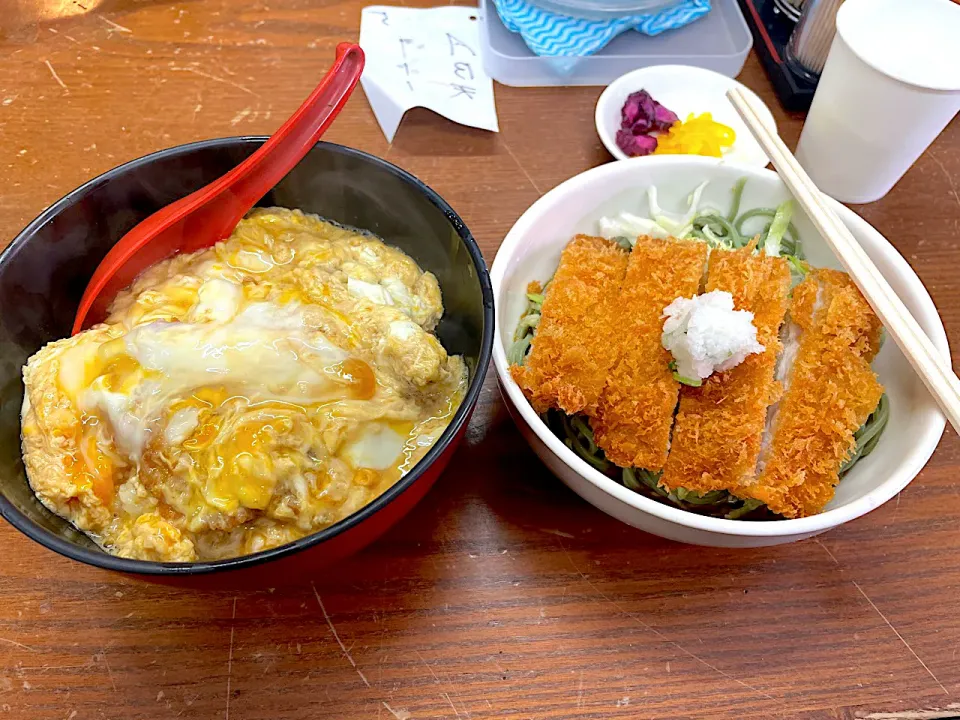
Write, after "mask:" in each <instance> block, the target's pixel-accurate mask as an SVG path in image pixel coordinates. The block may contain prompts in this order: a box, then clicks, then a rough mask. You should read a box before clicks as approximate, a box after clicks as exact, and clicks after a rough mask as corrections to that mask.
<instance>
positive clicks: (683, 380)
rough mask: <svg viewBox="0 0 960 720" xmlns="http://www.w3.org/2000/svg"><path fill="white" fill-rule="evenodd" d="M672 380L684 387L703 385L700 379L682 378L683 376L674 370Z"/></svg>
mask: <svg viewBox="0 0 960 720" xmlns="http://www.w3.org/2000/svg"><path fill="white" fill-rule="evenodd" d="M673 379H674V380H676V381H677V382H678V383H683V384H684V385H689V386H690V387H700V386H701V385H703V380H701V379H700V378H688V377H684V376H683V375H681V374H680V373H678V372H677V371H676V370H674V371H673Z"/></svg>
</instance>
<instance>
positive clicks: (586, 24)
mask: <svg viewBox="0 0 960 720" xmlns="http://www.w3.org/2000/svg"><path fill="white" fill-rule="evenodd" d="M494 4H495V5H496V6H497V14H499V15H500V19H501V20H502V21H503V24H504V26H505V27H506V28H507V30H509V31H510V32H515V33H520V36H521V37H522V38H523V41H524V42H525V43H526V44H527V47H529V48H530V49H531V50H532V51H533V52H534V53H535V54H537V55H540V56H544V57H563V56H566V57H583V56H585V55H593V54H594V53H595V52H597V51H599V50H601V49H603V47H604V46H605V45H606V44H607V43H608V42H610V41H611V40H613V38H615V37H616V36H617V35H619V34H620V33H622V32H625V31H627V30H636V31H637V32H641V33H644V34H645V35H659V34H660V33H662V32H664V31H666V30H673V29H674V28H678V27H683V26H684V25H686V24H687V23H691V22H693V21H694V20H696V19H697V18H699V17H702V16H703V15H706V14H707V13H708V12H710V0H680V2H678V3H677V4H676V5H671V6H670V7H668V8H665V9H663V10H659V11H656V12H652V13H648V14H642V15H629V16H627V17H622V18H617V19H615V20H585V19H582V18H574V17H567V16H566V15H559V14H557V13H552V12H548V11H546V10H541V9H540V8H538V7H537V6H536V5H534V4H533V3H530V2H528V1H527V0H494Z"/></svg>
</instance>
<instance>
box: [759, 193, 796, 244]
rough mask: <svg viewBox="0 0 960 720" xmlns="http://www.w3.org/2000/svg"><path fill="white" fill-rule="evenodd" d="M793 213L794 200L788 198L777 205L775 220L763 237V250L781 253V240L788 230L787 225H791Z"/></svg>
mask: <svg viewBox="0 0 960 720" xmlns="http://www.w3.org/2000/svg"><path fill="white" fill-rule="evenodd" d="M791 215H793V202H792V201H791V200H787V201H786V202H783V203H780V205H778V206H777V210H776V212H775V213H774V214H773V222H771V223H770V228H769V229H768V230H767V236H766V237H765V238H764V239H763V250H764V252H765V253H767V255H779V254H780V241H781V240H783V236H784V235H785V234H786V232H787V226H789V225H790V217H791Z"/></svg>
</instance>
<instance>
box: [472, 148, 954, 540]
mask: <svg viewBox="0 0 960 720" xmlns="http://www.w3.org/2000/svg"><path fill="white" fill-rule="evenodd" d="M741 178H746V179H747V182H746V185H745V187H744V190H743V195H742V201H741V204H740V208H741V210H745V209H749V208H756V207H773V206H776V205H778V204H780V203H781V202H783V201H784V200H787V199H788V198H789V197H790V194H789V192H788V191H787V189H786V187H784V185H783V182H782V181H781V180H780V178H779V177H778V176H777V174H776V173H774V172H773V171H771V170H764V169H761V168H756V167H748V166H745V165H734V164H733V163H726V162H722V163H720V162H716V161H715V160H711V159H710V158H704V157H698V156H694V155H657V156H655V157H651V158H634V159H631V160H628V161H626V162H616V163H607V164H606V165H601V166H600V167H597V168H593V169H592V170H588V171H587V172H584V173H581V174H580V175H577V176H575V177H573V178H571V179H570V180H567V181H566V182H564V183H561V184H560V185H558V186H557V187H555V188H554V189H553V190H551V191H550V192H548V193H547V194H546V195H544V196H543V197H542V198H540V199H539V200H538V201H537V202H536V203H534V204H533V205H532V206H531V207H530V208H529V209H528V210H527V211H526V212H525V213H524V214H523V215H522V216H521V217H520V219H519V220H517V222H516V224H514V226H513V228H512V229H511V230H510V232H509V233H508V234H507V237H506V238H505V239H504V241H503V243H502V244H501V245H500V249H499V250H498V251H497V256H496V259H495V260H494V263H493V266H492V267H491V269H490V277H491V281H492V283H493V294H494V300H495V308H496V333H495V337H494V346H493V359H494V365H495V367H496V371H497V376H498V379H499V381H500V387H501V390H502V394H503V397H504V401H505V404H506V406H507V410H508V411H509V412H510V415H511V416H512V417H513V419H514V421H515V422H516V424H517V427H518V428H519V429H520V432H521V433H522V434H523V436H524V438H526V440H527V442H528V443H529V444H530V446H531V447H532V448H533V450H534V451H535V452H536V453H537V455H539V456H540V458H541V459H542V460H543V462H544V463H545V464H546V465H547V467H549V468H550V470H552V471H553V472H554V474H556V475H557V477H559V478H560V479H561V480H562V481H563V482H564V483H565V484H566V485H568V486H569V487H570V488H571V489H572V490H573V491H574V492H576V493H577V494H578V495H580V496H581V497H583V498H584V499H585V500H587V501H588V502H590V503H591V504H592V505H594V506H596V507H597V508H599V509H600V510H602V511H603V512H605V513H607V514H608V515H611V516H613V517H615V518H617V519H618V520H621V521H623V522H625V523H627V524H629V525H632V526H634V527H637V528H640V529H641V530H645V531H647V532H649V533H653V534H654V535H660V536H661V537H665V538H669V539H671V540H678V541H680V542H686V543H692V544H696V545H712V546H718V547H760V546H765V545H778V544H780V543H787V542H794V541H796V540H802V539H804V538H808V537H811V536H813V535H817V534H819V533H822V532H824V531H825V530H829V529H831V528H834V527H838V526H839V525H842V524H844V523H846V522H849V521H850V520H853V519H855V518H858V517H860V516H861V515H864V514H865V513H868V512H870V511H871V510H873V509H874V508H877V507H879V506H880V505H882V504H883V503H885V502H887V501H888V500H890V499H891V498H892V497H894V496H895V495H896V494H897V493H898V492H900V491H901V490H903V488H904V487H906V486H907V484H908V483H909V482H910V481H911V480H913V479H914V478H915V477H916V475H917V473H919V472H920V470H921V469H922V468H923V466H924V465H925V464H926V462H927V460H929V459H930V456H931V455H932V454H933V451H934V449H936V447H937V444H938V443H939V442H940V436H941V435H942V434H943V429H944V425H945V422H946V421H945V420H944V417H943V415H942V414H941V412H940V410H939V408H938V407H937V404H936V402H934V400H933V398H931V397H930V394H929V393H928V392H927V390H926V388H925V387H924V385H923V382H922V381H921V380H920V378H919V377H918V376H917V374H916V373H915V372H913V370H912V369H911V367H910V363H909V362H908V361H907V359H906V358H905V357H904V355H903V353H902V352H901V351H900V348H898V347H897V345H896V344H895V343H893V342H887V343H885V344H884V346H883V348H882V350H881V351H880V353H879V354H878V355H877V358H876V359H875V360H874V362H873V368H874V370H875V371H876V373H877V374H878V375H879V377H880V382H881V383H883V385H884V388H885V390H886V393H887V396H888V397H889V398H890V406H891V415H890V421H889V424H888V426H887V429H886V431H885V432H884V434H883V437H882V439H881V440H880V443H879V444H878V445H877V447H876V449H875V450H874V451H873V453H871V454H870V456H869V457H866V458H864V459H863V460H861V461H860V462H859V463H858V464H857V466H856V467H854V468H853V469H852V470H851V471H850V472H849V473H848V474H847V475H845V476H844V478H843V481H842V482H841V483H840V484H839V485H838V486H837V490H836V495H835V496H834V498H833V500H831V501H830V503H828V504H827V506H826V508H825V509H824V511H823V512H822V513H820V514H819V515H811V516H810V517H804V518H797V519H793V520H774V521H749V520H727V519H724V518H717V517H707V516H704V515H697V514H695V513H692V512H687V511H686V510H681V509H679V508H676V507H673V506H671V505H665V504H661V503H659V502H657V501H655V500H651V499H650V498H647V497H645V496H643V495H641V494H639V493H635V492H633V491H632V490H629V489H627V488H626V487H624V486H623V485H621V484H620V483H618V482H616V481H614V480H612V479H610V478H609V477H607V476H606V475H604V474H603V473H601V472H599V471H598V470H596V469H594V468H593V467H592V466H591V465H588V464H587V463H586V462H585V461H584V460H582V459H581V458H580V456H578V455H577V454H576V453H574V452H573V450H571V449H570V448H568V447H567V446H566V445H564V443H563V441H562V440H561V439H560V438H559V437H557V436H556V435H555V434H554V433H553V432H552V431H551V430H550V428H549V427H547V425H546V424H545V423H544V422H543V421H542V420H541V419H540V416H539V415H537V413H535V412H534V411H533V408H532V407H531V406H530V403H529V402H527V399H526V398H525V397H524V395H523V391H522V390H521V389H520V387H519V386H518V385H517V384H516V382H514V380H513V378H512V377H511V376H510V370H509V364H508V362H507V357H506V350H507V348H508V347H509V345H510V343H511V341H512V338H513V332H514V329H515V328H516V326H517V321H518V320H519V318H520V315H521V314H522V313H523V310H524V308H525V307H526V304H527V295H526V292H527V285H528V283H530V281H531V280H539V281H543V280H546V279H547V278H549V277H551V276H552V275H553V273H554V271H555V270H556V268H557V263H558V262H559V260H560V252H561V251H562V250H563V248H564V247H566V245H567V243H568V242H569V241H570V239H571V238H572V237H573V236H574V235H576V234H577V233H586V234H596V231H597V222H598V220H599V219H600V218H601V217H604V216H610V215H615V214H617V213H619V212H622V211H628V212H632V213H635V214H637V215H641V216H644V217H646V216H647V213H648V205H647V200H646V190H647V188H648V187H649V186H651V185H655V186H656V188H657V190H658V195H659V198H660V203H661V205H662V206H663V208H664V209H665V210H666V211H668V212H673V213H679V212H681V211H682V210H683V209H684V208H685V207H686V199H687V197H688V196H689V194H690V191H691V189H692V188H695V187H697V186H698V185H699V184H700V183H702V182H703V181H704V180H708V181H709V184H708V185H707V186H706V188H705V189H704V190H703V195H702V201H703V203H704V204H705V205H707V206H714V207H719V208H723V207H726V206H727V205H728V204H729V202H730V199H731V192H732V190H733V187H734V185H735V184H736V183H737V181H738V180H739V179H741ZM828 204H829V205H830V207H831V208H832V209H833V210H834V212H836V213H837V215H838V216H839V217H840V219H841V220H842V221H843V223H844V224H845V225H846V226H847V227H848V228H849V229H850V231H851V232H852V233H853V236H854V237H855V238H856V239H857V240H858V241H859V242H860V244H861V246H862V247H863V249H864V250H865V251H866V252H867V255H869V256H870V259H871V260H873V262H874V263H875V264H876V266H877V268H878V269H879V270H880V272H881V273H882V274H883V276H884V277H885V278H886V279H887V281H888V282H889V283H890V285H891V286H892V287H893V289H894V291H895V292H896V293H897V294H898V295H899V296H900V298H901V299H902V300H903V302H904V303H905V304H906V306H907V308H908V309H909V310H910V312H911V313H913V316H914V317H915V318H916V319H917V321H918V322H919V323H920V326H921V327H922V328H923V330H924V331H925V332H926V333H927V336H928V337H929V338H930V339H931V340H932V341H933V344H934V345H935V346H936V347H937V349H938V350H939V351H940V352H942V353H943V355H944V357H947V358H949V357H950V351H949V348H948V346H947V336H946V333H945V332H944V329H943V323H942V322H941V321H940V316H939V314H938V313H937V309H936V307H935V306H934V304H933V301H932V300H931V299H930V295H929V294H928V293H927V291H926V288H924V287H923V284H922V283H921V282H920V279H919V278H918V277H917V275H916V273H914V271H913V269H912V268H911V267H910V266H909V265H908V264H907V261H906V260H904V259H903V257H902V256H901V255H900V253H898V252H897V250H896V248H894V247H893V245H891V244H890V242H889V241H888V240H887V239H886V238H884V237H883V236H882V235H881V234H880V233H878V232H877V231H876V230H874V229H873V227H871V226H870V224H869V223H867V222H866V221H865V220H864V219H863V218H861V217H860V216H859V215H857V214H856V213H854V212H853V211H852V210H850V209H848V208H846V207H844V206H843V205H841V204H840V203H838V202H835V201H833V200H829V198H828ZM793 221H794V224H795V225H796V228H797V232H798V234H799V237H800V241H801V243H802V244H803V250H804V253H805V254H806V256H807V259H808V260H809V261H810V262H811V263H812V264H813V265H815V266H817V267H834V268H838V267H839V263H838V261H837V259H836V257H834V255H833V253H832V252H831V251H830V249H829V247H828V246H827V244H826V242H825V241H824V240H823V238H822V237H820V234H819V233H818V232H817V230H816V228H814V226H813V224H812V223H811V222H810V220H809V219H808V218H807V216H806V215H805V214H803V212H802V211H800V210H797V211H796V213H795V215H794V218H793ZM597 341H598V342H601V341H602V338H598V339H597Z"/></svg>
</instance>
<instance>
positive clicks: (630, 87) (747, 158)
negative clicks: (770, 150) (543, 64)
mask: <svg viewBox="0 0 960 720" xmlns="http://www.w3.org/2000/svg"><path fill="white" fill-rule="evenodd" d="M732 87H738V88H740V89H741V90H742V91H743V92H744V93H746V94H747V95H749V96H750V99H751V100H753V103H754V107H756V108H757V109H758V111H759V113H760V119H761V120H762V121H763V123H764V124H765V125H767V126H768V127H769V128H770V129H771V130H773V131H774V132H776V129H777V124H776V122H775V121H774V119H773V114H772V113H771V112H770V109H769V108H768V107H767V106H766V105H765V104H764V103H763V100H761V99H760V98H758V97H757V96H756V94H754V92H753V91H752V90H751V89H750V88H748V87H745V86H744V85H741V84H740V83H739V82H737V81H736V80H734V79H733V78H729V77H727V76H726V75H721V74H720V73H716V72H713V71H712V70H704V69H703V68H698V67H692V66H689V65H652V66H650V67H645V68H640V69H639V70H634V71H633V72H628V73H627V74H626V75H621V76H620V77H618V78H617V79H616V80H614V81H613V82H612V83H610V84H609V85H608V86H607V88H606V90H604V91H603V93H602V94H601V95H600V99H599V100H597V109H596V113H595V121H596V124H597V134H598V135H599V136H600V140H601V141H602V142H603V144H604V146H605V147H606V148H607V150H608V151H609V152H610V154H611V155H613V156H614V157H615V158H616V159H617V160H627V159H629V158H628V156H627V154H626V153H625V152H623V150H621V149H620V148H618V147H617V130H619V129H620V110H621V109H622V108H623V103H624V102H626V100H627V96H628V95H629V94H630V93H633V92H636V91H637V90H646V91H647V92H648V93H650V95H652V96H653V99H654V100H656V101H657V102H659V103H660V104H661V105H663V106H664V107H666V108H669V109H670V110H673V111H674V112H675V113H676V114H677V115H678V116H679V117H680V119H681V120H686V118H687V115H689V114H690V113H694V114H696V115H699V114H700V113H705V112H709V113H711V114H712V115H713V119H714V120H716V121H717V122H719V123H723V124H724V125H727V126H729V127H731V128H733V130H734V132H736V134H737V139H736V140H735V141H734V143H733V147H731V148H730V150H728V151H727V152H725V153H724V155H723V157H722V158H720V160H722V161H724V162H732V163H742V164H745V165H756V166H757V167H766V165H767V162H768V161H767V156H766V154H764V152H763V149H762V148H761V147H760V145H758V144H757V141H756V140H754V139H753V135H752V134H751V133H750V130H749V129H748V128H747V126H746V125H744V124H743V121H742V120H741V119H740V116H739V115H738V114H737V111H736V110H735V109H734V107H733V105H731V104H730V101H729V100H727V90H729V89H730V88H732ZM646 157H650V156H649V155H648V156H646ZM714 161H716V158H714Z"/></svg>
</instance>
